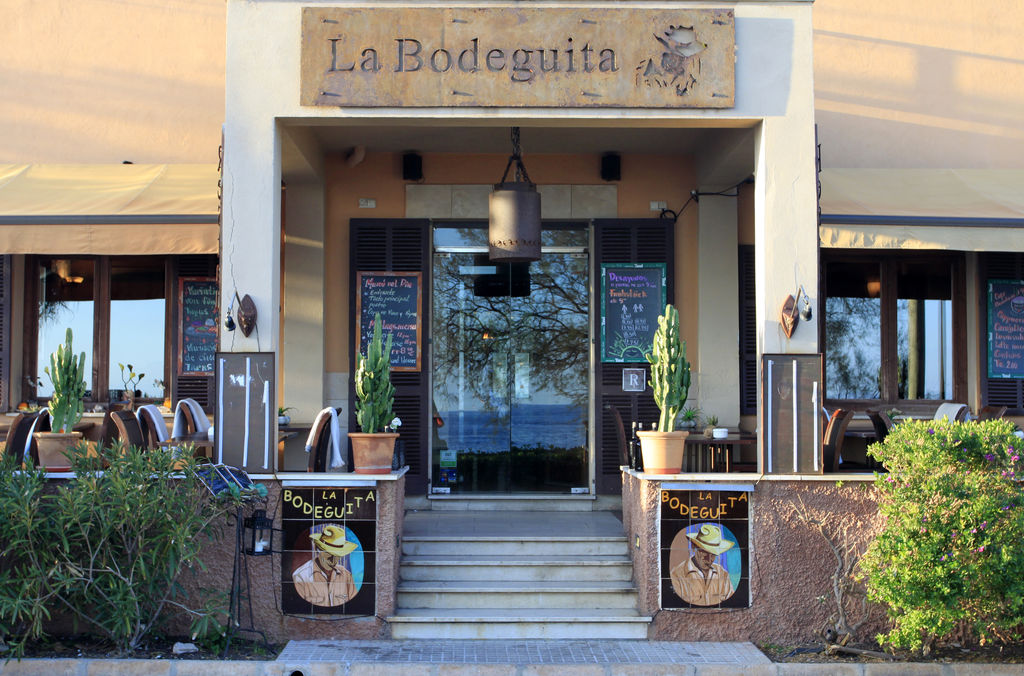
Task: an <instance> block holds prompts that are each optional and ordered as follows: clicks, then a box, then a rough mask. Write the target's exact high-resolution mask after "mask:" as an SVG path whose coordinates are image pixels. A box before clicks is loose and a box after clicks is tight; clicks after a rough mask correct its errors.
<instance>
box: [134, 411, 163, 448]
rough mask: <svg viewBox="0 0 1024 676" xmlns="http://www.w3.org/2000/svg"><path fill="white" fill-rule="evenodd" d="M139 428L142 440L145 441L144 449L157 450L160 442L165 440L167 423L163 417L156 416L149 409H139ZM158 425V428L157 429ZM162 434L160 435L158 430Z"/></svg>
mask: <svg viewBox="0 0 1024 676" xmlns="http://www.w3.org/2000/svg"><path fill="white" fill-rule="evenodd" d="M138 419H139V427H140V429H141V431H142V438H143V439H144V440H145V444H146V448H157V447H159V446H160V442H162V441H164V440H165V439H166V438H167V423H165V422H164V418H163V416H156V415H154V414H153V411H152V410H151V409H149V408H140V409H139V412H138ZM158 425H159V427H158ZM161 427H162V428H163V434H162V435H161V434H160V431H159V430H160V428H161Z"/></svg>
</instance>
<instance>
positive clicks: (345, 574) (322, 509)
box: [281, 487, 377, 615]
mask: <svg viewBox="0 0 1024 676" xmlns="http://www.w3.org/2000/svg"><path fill="white" fill-rule="evenodd" d="M281 497H282V503H283V504H282V511H281V516H282V527H283V530H284V552H283V554H282V556H281V611H282V612H283V613H285V614H286V615H372V614H374V612H375V608H376V605H375V601H376V585H375V575H374V558H375V557H374V555H375V554H376V552H375V551H374V549H375V543H376V538H377V491H376V489H374V488H327V487H324V488H285V489H284V490H283V491H282V494H281Z"/></svg>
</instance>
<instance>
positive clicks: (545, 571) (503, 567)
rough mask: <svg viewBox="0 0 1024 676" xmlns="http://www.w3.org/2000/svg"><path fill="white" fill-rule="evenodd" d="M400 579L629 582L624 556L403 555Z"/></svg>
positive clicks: (630, 566) (630, 574) (630, 568)
mask: <svg viewBox="0 0 1024 676" xmlns="http://www.w3.org/2000/svg"><path fill="white" fill-rule="evenodd" d="M399 577H400V578H401V579H402V580H416V581H427V580H440V581H449V580H463V581H467V580H469V581H472V580H476V581H480V580H486V581H496V580H497V581H506V582H507V581H515V580H531V581H532V580H548V581H562V582H564V581H575V580H588V581H601V580H604V581H609V580H631V579H632V578H633V564H632V562H631V561H630V560H629V557H626V556H603V555H602V556H537V557H534V556H459V557H458V558H453V557H449V556H433V555H430V556H405V557H402V561H401V566H400V570H399Z"/></svg>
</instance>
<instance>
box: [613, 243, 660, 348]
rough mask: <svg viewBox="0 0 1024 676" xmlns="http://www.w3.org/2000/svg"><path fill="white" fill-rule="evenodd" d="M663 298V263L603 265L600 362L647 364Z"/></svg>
mask: <svg viewBox="0 0 1024 676" xmlns="http://www.w3.org/2000/svg"><path fill="white" fill-rule="evenodd" d="M665 298H666V295H665V264H664V263H602V264H601V361H603V362H622V363H628V362H643V361H647V360H646V359H645V358H644V355H645V354H647V353H648V352H650V351H651V347H652V346H653V345H654V332H655V331H656V330H657V329H658V317H659V316H660V315H661V313H663V312H664V311H665V302H666V301H665Z"/></svg>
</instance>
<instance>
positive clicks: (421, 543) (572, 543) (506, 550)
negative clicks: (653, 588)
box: [402, 536, 629, 557]
mask: <svg viewBox="0 0 1024 676" xmlns="http://www.w3.org/2000/svg"><path fill="white" fill-rule="evenodd" d="M402 554H403V555H404V556H442V555H446V556H449V557H452V556H461V555H463V554H468V555H485V556H495V555H499V556H514V555H517V554H530V555H534V556H547V555H553V556H557V555H566V556H594V555H617V556H627V555H628V554H629V543H628V542H627V540H626V537H625V536H621V537H538V538H522V537H486V536H478V537H454V536H407V537H405V538H403V539H402Z"/></svg>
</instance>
